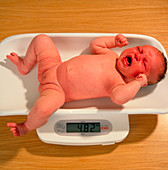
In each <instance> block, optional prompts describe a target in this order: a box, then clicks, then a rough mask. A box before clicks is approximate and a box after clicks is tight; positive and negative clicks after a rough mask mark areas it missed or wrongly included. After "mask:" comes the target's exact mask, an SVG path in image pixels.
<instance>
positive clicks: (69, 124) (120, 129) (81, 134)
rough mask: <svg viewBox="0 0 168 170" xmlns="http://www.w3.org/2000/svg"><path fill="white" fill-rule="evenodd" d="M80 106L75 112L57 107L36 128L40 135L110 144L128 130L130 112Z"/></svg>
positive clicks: (47, 138)
mask: <svg viewBox="0 0 168 170" xmlns="http://www.w3.org/2000/svg"><path fill="white" fill-rule="evenodd" d="M77 110H78V109H77ZM77 110H76V111H75V112H76V113H68V112H69V111H68V112H67V113H66V109H65V110H64V109H63V110H58V111H57V112H56V113H54V114H53V115H52V116H51V117H50V119H49V121H48V123H47V124H45V125H44V126H42V127H41V128H39V129H37V134H38V136H39V138H40V139H41V140H42V141H43V142H45V143H51V144H60V145H76V146H80V145H111V144H115V143H117V142H121V141H122V140H124V139H125V138H126V136H127V135H128V133H129V120H128V114H121V113H118V114H113V113H110V112H109V113H108V112H107V113H106V112H104V113H103V112H102V113H97V112H95V113H93V110H94V109H93V110H90V111H92V113H90V112H89V111H88V110H87V109H84V110H85V113H81V112H80V111H79V112H77ZM95 111H96V109H95ZM63 112H64V113H63ZM72 112H73V111H72ZM83 112H84V111H83Z"/></svg>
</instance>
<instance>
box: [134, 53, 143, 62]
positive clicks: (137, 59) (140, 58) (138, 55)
mask: <svg viewBox="0 0 168 170" xmlns="http://www.w3.org/2000/svg"><path fill="white" fill-rule="evenodd" d="M142 58H143V56H142V54H140V53H138V54H135V59H136V61H141V60H142Z"/></svg>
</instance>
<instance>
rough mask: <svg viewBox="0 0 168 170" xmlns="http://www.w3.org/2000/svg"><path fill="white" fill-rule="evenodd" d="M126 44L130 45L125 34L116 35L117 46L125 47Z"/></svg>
mask: <svg viewBox="0 0 168 170" xmlns="http://www.w3.org/2000/svg"><path fill="white" fill-rule="evenodd" d="M126 45H128V41H127V39H126V38H125V36H124V35H122V34H118V35H116V37H115V46H116V47H123V46H126Z"/></svg>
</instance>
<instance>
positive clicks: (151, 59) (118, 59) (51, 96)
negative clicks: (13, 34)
mask: <svg viewBox="0 0 168 170" xmlns="http://www.w3.org/2000/svg"><path fill="white" fill-rule="evenodd" d="M127 44H128V41H127V39H126V38H125V37H124V36H123V35H122V34H118V35H116V36H109V37H100V38H97V39H95V40H93V41H92V42H91V43H90V50H91V51H92V53H93V54H92V55H80V56H77V57H74V58H72V59H70V60H68V61H65V62H62V61H61V58H60V55H59V52H58V50H57V48H56V46H55V44H54V43H53V42H52V40H51V39H50V38H49V37H48V36H47V35H44V34H40V35H38V36H36V37H35V38H34V39H33V40H32V42H31V44H30V45H29V48H28V50H27V53H26V55H25V57H24V58H23V59H22V58H20V57H19V56H18V55H17V54H16V53H14V52H12V53H11V54H10V55H7V58H8V59H10V60H11V61H12V62H13V63H14V64H15V65H16V66H17V68H18V70H19V72H20V73H21V74H23V75H25V74H27V73H28V72H29V71H30V70H31V69H32V68H33V67H34V65H35V64H36V63H38V81H39V98H38V100H37V101H36V102H35V104H34V106H33V108H32V109H31V111H30V113H29V114H28V116H27V120H26V121H25V122H23V123H8V124H7V126H8V127H10V128H11V131H12V133H13V135H14V136H23V135H25V134H26V133H28V132H29V131H31V130H33V129H37V128H39V127H41V126H42V125H44V124H45V123H47V121H48V119H49V117H50V116H51V115H52V114H53V113H54V112H55V111H56V110H57V109H59V108H60V107H61V106H62V105H63V104H64V103H66V102H70V101H73V100H82V99H88V98H98V97H110V98H111V100H112V101H113V102H114V103H116V104H118V105H122V104H124V103H126V102H128V101H129V100H131V99H132V98H133V97H134V96H135V95H136V93H137V92H138V91H139V89H140V88H141V87H144V86H146V85H148V84H155V83H157V82H159V81H160V80H161V79H162V78H163V77H164V75H165V73H166V70H167V65H166V64H167V63H166V59H165V58H164V57H163V55H162V53H161V52H160V51H159V50H157V49H156V48H155V47H153V46H149V45H144V46H137V47H133V48H128V49H126V50H124V51H123V52H122V53H121V55H120V56H118V55H117V54H116V53H115V52H114V51H113V50H112V49H111V48H115V47H123V46H126V45H127Z"/></svg>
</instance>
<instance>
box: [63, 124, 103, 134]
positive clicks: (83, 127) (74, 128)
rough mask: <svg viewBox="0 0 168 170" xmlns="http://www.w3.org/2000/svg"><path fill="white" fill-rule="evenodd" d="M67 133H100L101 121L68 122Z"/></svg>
mask: <svg viewBox="0 0 168 170" xmlns="http://www.w3.org/2000/svg"><path fill="white" fill-rule="evenodd" d="M66 132H67V133H94V132H96V133H98V132H100V122H87V123H66Z"/></svg>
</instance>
